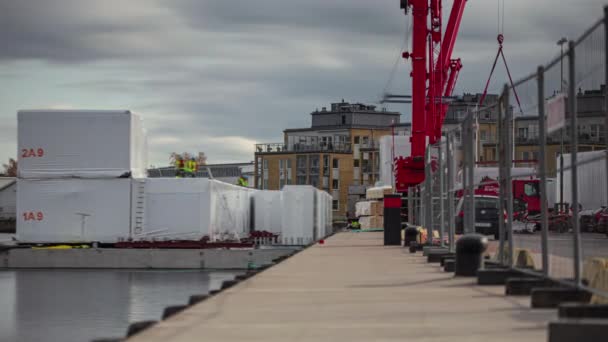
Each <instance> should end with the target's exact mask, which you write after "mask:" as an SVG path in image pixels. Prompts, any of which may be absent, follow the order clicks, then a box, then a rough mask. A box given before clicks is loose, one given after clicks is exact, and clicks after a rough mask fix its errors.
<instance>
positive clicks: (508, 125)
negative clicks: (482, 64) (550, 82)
mask: <svg viewBox="0 0 608 342" xmlns="http://www.w3.org/2000/svg"><path fill="white" fill-rule="evenodd" d="M503 97H504V103H505V125H504V127H503V129H504V131H505V132H504V134H505V158H504V160H505V164H504V167H505V169H504V176H505V195H506V196H501V197H503V198H505V199H506V200H507V226H506V229H507V236H508V237H507V239H508V241H509V258H508V265H509V266H510V267H512V266H513V252H514V248H513V180H512V179H511V169H512V165H513V151H512V150H513V138H514V137H513V134H512V132H513V127H512V125H513V111H512V110H511V105H510V103H509V86H508V85H507V84H505V88H504V95H503Z"/></svg>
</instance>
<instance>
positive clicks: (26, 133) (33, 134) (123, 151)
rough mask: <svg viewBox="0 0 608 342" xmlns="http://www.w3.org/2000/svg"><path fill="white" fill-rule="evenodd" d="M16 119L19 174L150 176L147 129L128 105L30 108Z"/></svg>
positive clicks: (29, 175)
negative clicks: (123, 107)
mask: <svg viewBox="0 0 608 342" xmlns="http://www.w3.org/2000/svg"><path fill="white" fill-rule="evenodd" d="M17 123H18V128H17V131H18V137H17V140H18V158H19V177H20V178H70V177H77V178H116V177H121V176H125V175H129V174H131V175H132V176H133V177H145V176H146V167H147V143H146V134H145V131H144V129H143V124H142V120H141V118H140V117H139V116H138V115H136V114H134V113H131V112H130V111H126V110H120V111H107V110H104V111H101V110H100V111H93V110H89V111H83V110H26V111H19V113H18V114H17Z"/></svg>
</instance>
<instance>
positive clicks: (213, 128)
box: [0, 0, 603, 164]
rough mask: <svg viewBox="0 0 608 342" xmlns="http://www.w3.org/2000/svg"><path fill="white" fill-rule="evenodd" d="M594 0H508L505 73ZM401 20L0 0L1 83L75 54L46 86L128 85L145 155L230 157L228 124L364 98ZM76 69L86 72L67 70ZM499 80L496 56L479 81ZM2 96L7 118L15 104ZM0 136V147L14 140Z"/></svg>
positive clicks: (482, 53) (464, 40) (267, 126)
mask: <svg viewBox="0 0 608 342" xmlns="http://www.w3.org/2000/svg"><path fill="white" fill-rule="evenodd" d="M602 2H603V1H600V0H589V1H585V4H580V2H574V3H568V4H560V6H555V4H554V2H553V1H549V0H538V1H535V2H529V1H524V0H519V1H510V2H508V4H507V10H508V11H509V12H508V13H511V14H512V15H511V16H508V17H507V23H506V25H505V26H506V27H505V28H506V30H507V31H506V35H507V41H506V43H505V49H506V53H507V56H508V58H509V63H510V66H511V69H512V72H513V74H514V76H515V77H516V78H517V77H520V76H523V75H526V74H528V73H529V72H532V71H534V69H535V68H536V65H538V64H539V63H542V62H544V61H546V60H548V59H550V58H551V57H552V56H553V55H554V54H555V53H556V52H557V47H556V46H555V43H554V40H557V39H558V38H559V37H560V36H562V35H567V36H569V37H575V36H576V35H578V34H580V33H582V30H584V29H585V28H586V27H587V26H588V25H590V24H591V23H592V22H593V21H594V20H595V19H596V16H599V15H601V10H600V9H601V4H602ZM444 3H447V4H449V3H450V2H449V1H448V2H444ZM495 10H496V7H495V2H492V4H490V2H487V1H469V2H468V5H467V9H466V11H465V17H464V20H463V24H462V27H461V31H460V34H459V37H458V41H457V43H456V50H455V52H454V56H455V57H462V58H463V63H464V69H463V70H462V72H461V75H460V79H459V83H458V87H457V92H463V91H469V92H475V91H481V90H482V87H483V85H484V82H485V78H486V77H487V74H488V73H489V68H490V63H491V62H492V59H493V58H494V54H495V52H496V48H497V44H496V40H495V39H496V12H495ZM404 27H405V17H404V16H403V14H402V13H401V12H400V11H399V8H398V1H396V0H382V1H369V0H334V1H330V0H308V1H304V0H289V1H285V0H256V1H245V0H232V1H225V0H206V1H203V0H131V1H119V0H107V1H93V0H88V1H85V0H45V1H42V0H40V1H36V0H0V43H1V44H2V46H3V49H1V50H0V64H1V65H4V66H7V67H6V68H5V69H6V70H9V71H6V72H3V73H2V74H0V78H3V79H5V80H7V82H5V85H6V86H7V87H9V88H10V82H11V81H12V80H15V79H16V80H19V79H23V78H25V79H33V80H35V75H31V74H29V73H28V69H27V64H24V65H25V66H20V65H19V64H18V63H17V62H18V61H23V60H32V59H34V60H40V61H43V62H51V63H49V64H48V65H47V67H48V68H54V67H56V65H55V63H63V64H65V65H64V66H67V67H68V68H69V67H71V66H75V65H81V64H82V63H85V62H86V67H82V68H76V67H75V68H74V71H73V73H74V75H75V76H76V77H70V78H66V79H65V80H64V79H57V80H56V84H57V89H53V90H54V91H56V92H57V93H59V94H69V95H70V96H74V97H76V96H79V95H83V94H84V95H87V97H89V98H90V97H93V98H95V97H97V98H99V102H98V103H93V104H92V105H93V106H100V105H102V104H103V103H104V99H106V98H110V97H117V98H118V97H120V98H124V97H125V96H121V95H125V94H128V96H126V98H125V99H124V100H121V101H122V102H121V103H120V104H121V105H122V106H123V107H125V108H130V109H133V110H136V111H139V112H141V113H143V115H144V118H145V123H146V126H147V127H148V128H149V131H150V136H151V138H152V139H153V142H154V141H156V142H155V143H154V145H153V146H154V152H153V158H154V159H153V161H154V162H155V163H157V164H158V163H160V162H166V158H165V154H166V153H168V152H170V151H172V150H175V149H179V150H182V149H186V148H202V149H204V150H205V151H206V152H208V154H209V155H210V157H211V158H212V159H214V160H229V159H231V158H229V154H230V153H234V151H233V150H232V148H231V147H230V146H226V145H229V144H230V143H229V141H231V140H230V139H231V138H229V137H245V138H248V139H250V140H252V141H254V140H255V141H276V140H281V139H282V130H283V129H284V128H287V127H306V126H307V125H309V123H310V115H309V113H310V112H311V111H313V110H314V109H315V108H319V107H322V106H328V105H329V103H330V102H332V101H339V100H340V99H342V98H344V99H345V100H348V101H368V102H369V101H374V100H376V99H377V98H378V97H379V95H380V92H381V91H382V89H383V87H384V85H385V82H386V79H387V76H388V73H389V71H390V69H391V67H392V63H393V62H394V60H395V57H396V56H395V55H396V49H397V48H398V47H399V46H400V45H401V42H402V40H403V37H402V36H403V32H404ZM13 65H14V66H15V72H13V71H10V69H9V68H8V66H13ZM68 70H69V69H68ZM82 70H87V72H89V73H90V74H87V75H86V76H87V77H84V76H83V77H82V79H81V80H79V79H78V75H81V73H82ZM397 72H398V74H397V75H396V77H395V79H394V82H393V85H392V87H391V89H390V90H392V91H394V92H397V93H409V92H410V78H409V77H408V73H409V66H406V63H405V62H404V61H400V66H399V68H398V71H397ZM91 76H94V77H91ZM504 81H505V75H504V70H503V69H500V70H498V71H497V76H496V81H495V82H493V84H492V87H491V89H496V88H499V87H500V85H502V83H504ZM32 101H34V100H32ZM24 106H29V104H28V103H26V104H24ZM0 109H2V111H3V112H6V113H10V115H11V117H12V116H14V112H15V111H16V109H17V108H5V107H2V105H1V104H0ZM392 109H396V110H399V111H401V112H403V113H405V114H407V112H409V108H407V107H405V106H393V107H392ZM2 118H6V116H5V117H2ZM404 119H405V118H404ZM11 129H12V128H11ZM0 133H5V132H3V131H2V132H0ZM3 135H4V134H3ZM155 137H156V140H154V139H155ZM173 138H177V139H179V143H177V144H175V143H172V144H173V146H172V145H170V143H169V142H171V141H172V139H173ZM214 139H215V140H214ZM217 139H220V140H221V139H226V142H225V143H224V144H222V143H221V142H220V143H218V140H217ZM9 140H10V139H9ZM199 142H200V144H199ZM1 143H2V142H1V141H0V144H1ZM201 144H204V145H205V146H202V147H201V146H200V145H201ZM175 146H179V147H178V148H177V147H175ZM0 149H1V150H0V157H3V156H4V155H10V154H12V153H14V151H12V150H11V151H8V150H4V149H2V147H0ZM235 158H240V159H250V157H248V155H247V154H243V153H241V154H238V153H237V154H235V155H234V156H233V157H232V160H238V159H235Z"/></svg>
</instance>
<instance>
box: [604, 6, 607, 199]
mask: <svg viewBox="0 0 608 342" xmlns="http://www.w3.org/2000/svg"><path fill="white" fill-rule="evenodd" d="M604 73H605V75H604V85H605V86H604V116H605V119H606V121H605V122H604V141H605V142H606V156H605V158H606V172H607V173H608V6H605V7H604ZM606 193H607V194H608V182H606ZM604 205H608V203H604Z"/></svg>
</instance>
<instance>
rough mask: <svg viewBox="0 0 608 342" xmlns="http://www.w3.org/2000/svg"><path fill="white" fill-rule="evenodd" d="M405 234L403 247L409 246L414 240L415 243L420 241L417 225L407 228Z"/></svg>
mask: <svg viewBox="0 0 608 342" xmlns="http://www.w3.org/2000/svg"><path fill="white" fill-rule="evenodd" d="M403 235H404V237H403V247H409V246H411V244H412V242H413V243H414V244H415V243H417V242H418V229H416V228H415V227H407V228H405V232H404V233H403Z"/></svg>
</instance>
